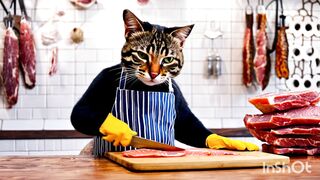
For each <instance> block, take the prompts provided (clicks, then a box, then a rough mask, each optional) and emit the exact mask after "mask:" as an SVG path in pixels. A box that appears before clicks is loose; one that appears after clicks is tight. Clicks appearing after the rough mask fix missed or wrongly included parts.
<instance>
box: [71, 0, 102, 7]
mask: <svg viewBox="0 0 320 180" xmlns="http://www.w3.org/2000/svg"><path fill="white" fill-rule="evenodd" d="M70 2H71V3H72V4H74V5H75V6H76V7H78V8H79V9H88V8H90V7H91V6H92V5H93V4H95V3H96V2H97V1H96V0H70Z"/></svg>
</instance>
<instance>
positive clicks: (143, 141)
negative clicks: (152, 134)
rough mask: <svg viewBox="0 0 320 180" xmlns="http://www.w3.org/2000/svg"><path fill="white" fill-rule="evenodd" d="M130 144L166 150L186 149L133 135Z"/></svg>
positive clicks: (137, 146) (136, 146)
mask: <svg viewBox="0 0 320 180" xmlns="http://www.w3.org/2000/svg"><path fill="white" fill-rule="evenodd" d="M130 146H133V147H135V148H149V149H159V150H165V151H183V150H185V149H183V148H179V147H176V146H171V145H168V144H164V143H159V142H156V141H152V140H149V139H145V138H142V137H139V136H133V137H132V140H131V142H130Z"/></svg>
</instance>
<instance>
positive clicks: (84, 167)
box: [0, 156, 320, 180]
mask: <svg viewBox="0 0 320 180" xmlns="http://www.w3.org/2000/svg"><path fill="white" fill-rule="evenodd" d="M307 166H308V167H307ZM267 171H269V172H267ZM289 171H291V173H290V172H289ZM308 171H310V172H308ZM226 177H232V178H236V180H238V179H270V178H271V179H272V177H277V178H278V177H283V178H287V177H296V178H298V177H302V178H310V179H319V177H320V157H319V156H309V157H291V159H290V165H289V166H287V167H284V168H280V167H277V168H273V169H272V168H268V169H266V168H262V167H258V168H243V169H216V170H201V171H199V170H198V171H196V170H195V171H165V172H164V171H162V172H131V171H129V170H127V169H125V168H123V167H121V166H119V165H118V164H115V163H113V162H112V161H110V160H108V159H104V158H101V159H95V158H93V157H89V156H3V157H0V179H121V180H123V179H126V180H127V179H166V180H169V179H193V180H195V179H197V180H200V179H201V180H202V179H210V180H212V179H220V178H221V179H223V178H226ZM316 177H318V178H316Z"/></svg>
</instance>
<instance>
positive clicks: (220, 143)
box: [206, 134, 259, 151]
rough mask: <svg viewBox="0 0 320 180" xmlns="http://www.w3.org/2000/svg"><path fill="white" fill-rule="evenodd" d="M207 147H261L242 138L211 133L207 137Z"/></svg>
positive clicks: (254, 149)
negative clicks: (235, 138) (237, 138)
mask: <svg viewBox="0 0 320 180" xmlns="http://www.w3.org/2000/svg"><path fill="white" fill-rule="evenodd" d="M206 145H207V147H209V148H211V149H230V150H240V151H243V150H249V151H258V150H259V147H258V146H257V145H255V144H252V143H249V142H244V141H240V140H234V139H230V138H226V137H223V136H219V135H217V134H211V135H209V136H208V137H207V139H206Z"/></svg>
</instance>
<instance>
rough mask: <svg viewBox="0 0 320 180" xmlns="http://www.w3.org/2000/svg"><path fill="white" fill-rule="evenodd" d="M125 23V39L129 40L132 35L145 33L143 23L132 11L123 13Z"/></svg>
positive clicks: (126, 10)
mask: <svg viewBox="0 0 320 180" xmlns="http://www.w3.org/2000/svg"><path fill="white" fill-rule="evenodd" d="M123 21H124V27H125V37H126V38H127V37H128V36H130V34H132V33H134V32H138V31H144V29H143V26H142V23H143V22H142V21H141V20H140V19H138V18H137V16H135V15H134V14H133V13H132V12H131V11H129V10H128V9H125V10H124V11H123Z"/></svg>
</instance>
